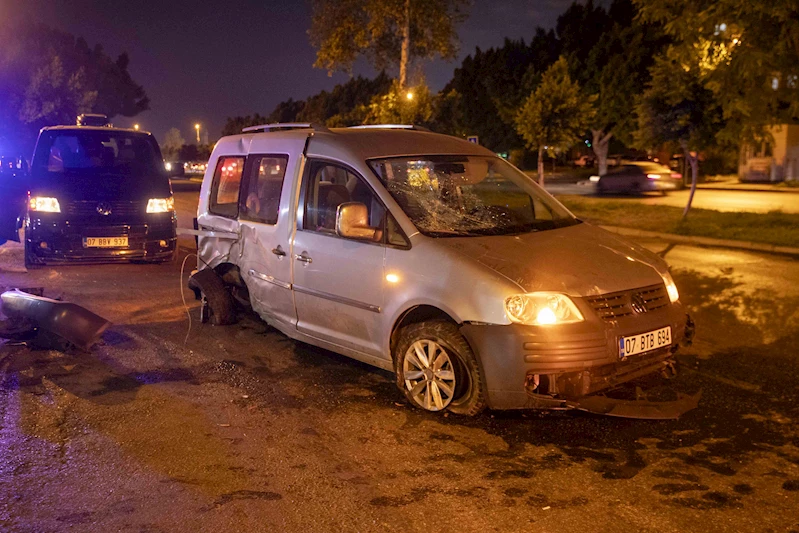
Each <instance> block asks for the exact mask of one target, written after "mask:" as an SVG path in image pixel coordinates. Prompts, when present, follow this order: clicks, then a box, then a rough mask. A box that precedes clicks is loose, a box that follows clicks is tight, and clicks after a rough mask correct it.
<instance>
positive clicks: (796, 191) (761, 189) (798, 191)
mask: <svg viewBox="0 0 799 533" xmlns="http://www.w3.org/2000/svg"><path fill="white" fill-rule="evenodd" d="M685 188H686V189H690V187H688V186H686V187H685ZM696 189H697V190H700V189H701V190H703V191H736V192H781V193H784V192H787V193H793V194H799V189H794V190H791V189H778V188H776V187H775V188H766V187H753V188H751V189H750V188H748V187H730V186H723V185H722V186H720V187H714V186H712V185H710V186H708V185H697V186H696Z"/></svg>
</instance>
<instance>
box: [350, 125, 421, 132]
mask: <svg viewBox="0 0 799 533" xmlns="http://www.w3.org/2000/svg"><path fill="white" fill-rule="evenodd" d="M349 128H350V129H353V130H417V131H430V130H429V129H427V128H425V127H424V126H417V125H415V124H361V125H360V126H350V127H349Z"/></svg>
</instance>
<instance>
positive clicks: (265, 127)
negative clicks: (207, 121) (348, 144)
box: [241, 122, 330, 133]
mask: <svg viewBox="0 0 799 533" xmlns="http://www.w3.org/2000/svg"><path fill="white" fill-rule="evenodd" d="M305 129H312V130H314V131H330V130H329V129H327V126H325V125H324V124H316V123H314V122H276V123H274V124H261V125H259V126H250V127H249V128H244V129H242V130H241V132H242V133H256V132H259V131H281V130H305Z"/></svg>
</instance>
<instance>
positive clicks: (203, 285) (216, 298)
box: [189, 268, 236, 326]
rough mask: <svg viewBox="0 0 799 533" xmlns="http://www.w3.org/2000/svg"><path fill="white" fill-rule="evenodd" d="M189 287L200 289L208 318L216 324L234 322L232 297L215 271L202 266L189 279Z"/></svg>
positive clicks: (234, 309)
mask: <svg viewBox="0 0 799 533" xmlns="http://www.w3.org/2000/svg"><path fill="white" fill-rule="evenodd" d="M189 287H190V288H192V289H194V288H195V287H196V288H198V289H199V290H200V293H201V295H202V297H203V298H204V303H205V305H206V307H207V310H208V311H209V313H208V314H209V316H208V320H209V321H210V322H211V323H212V324H214V325H216V326H225V325H228V324H234V323H235V322H236V308H235V305H234V303H233V297H232V296H231V295H230V292H229V291H228V290H227V288H226V287H225V283H224V282H223V281H222V278H220V277H219V276H218V275H217V274H216V272H214V271H213V270H212V269H210V268H204V269H203V270H200V271H199V272H197V273H196V274H194V275H193V276H192V277H191V279H190V280H189Z"/></svg>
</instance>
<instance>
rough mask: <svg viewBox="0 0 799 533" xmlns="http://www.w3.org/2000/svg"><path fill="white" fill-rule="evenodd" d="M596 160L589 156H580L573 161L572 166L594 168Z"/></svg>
mask: <svg viewBox="0 0 799 533" xmlns="http://www.w3.org/2000/svg"><path fill="white" fill-rule="evenodd" d="M595 162H596V160H595V159H594V158H593V157H591V156H590V155H581V156H580V157H578V158H577V159H575V160H574V166H576V167H592V166H594V164H595Z"/></svg>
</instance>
